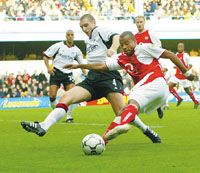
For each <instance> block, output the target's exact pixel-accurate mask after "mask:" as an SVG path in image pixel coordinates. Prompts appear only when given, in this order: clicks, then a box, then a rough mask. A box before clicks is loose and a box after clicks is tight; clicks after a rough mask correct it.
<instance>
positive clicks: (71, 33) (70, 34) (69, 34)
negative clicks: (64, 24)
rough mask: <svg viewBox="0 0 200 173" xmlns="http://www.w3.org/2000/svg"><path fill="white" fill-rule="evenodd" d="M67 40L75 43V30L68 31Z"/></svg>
mask: <svg viewBox="0 0 200 173" xmlns="http://www.w3.org/2000/svg"><path fill="white" fill-rule="evenodd" d="M65 37H66V40H67V42H68V43H73V42H74V31H72V30H71V29H69V30H67V31H66V35H65Z"/></svg>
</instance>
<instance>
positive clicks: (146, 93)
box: [129, 78, 169, 113]
mask: <svg viewBox="0 0 200 173" xmlns="http://www.w3.org/2000/svg"><path fill="white" fill-rule="evenodd" d="M168 95H169V88H168V86H167V84H166V82H165V80H164V79H162V78H158V79H155V80H154V81H153V82H150V83H148V84H145V85H142V86H140V87H138V88H136V89H134V88H133V89H132V90H131V93H130V95H129V100H135V101H136V102H137V103H138V104H139V107H140V113H150V112H152V111H153V110H155V109H157V108H158V107H160V106H162V105H164V104H165V101H166V100H167V97H168Z"/></svg>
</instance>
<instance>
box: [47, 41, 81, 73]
mask: <svg viewBox="0 0 200 173" xmlns="http://www.w3.org/2000/svg"><path fill="white" fill-rule="evenodd" d="M43 54H44V55H45V56H46V57H49V58H53V66H54V67H55V68H57V69H59V70H60V71H62V72H63V73H71V72H72V70H71V69H64V68H63V66H64V65H67V64H73V61H74V60H75V61H77V62H78V63H79V64H83V55H82V52H81V50H80V49H79V48H78V47H77V46H75V45H74V46H73V47H68V46H67V45H66V44H65V43H64V42H58V43H56V44H53V45H52V46H50V47H49V48H48V49H47V50H46V51H44V52H43Z"/></svg>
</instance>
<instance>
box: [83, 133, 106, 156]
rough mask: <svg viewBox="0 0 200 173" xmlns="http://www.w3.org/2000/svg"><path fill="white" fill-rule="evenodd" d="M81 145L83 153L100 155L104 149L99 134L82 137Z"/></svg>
mask: <svg viewBox="0 0 200 173" xmlns="http://www.w3.org/2000/svg"><path fill="white" fill-rule="evenodd" d="M81 147H82V149H83V152H84V153H85V155H100V154H101V153H102V152H103V151H104V150H105V143H104V141H103V139H102V137H101V136H99V135H97V134H89V135H87V136H85V137H84V138H83V140H82V143H81Z"/></svg>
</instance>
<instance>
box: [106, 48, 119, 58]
mask: <svg viewBox="0 0 200 173" xmlns="http://www.w3.org/2000/svg"><path fill="white" fill-rule="evenodd" d="M116 53H117V51H115V50H113V49H108V51H107V56H108V57H111V56H113V55H115V54H116Z"/></svg>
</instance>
